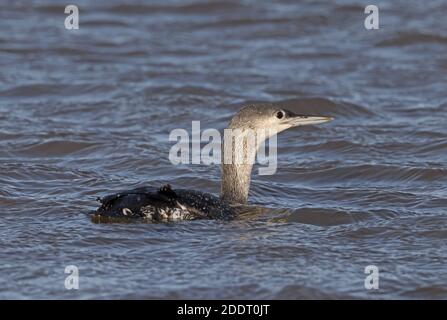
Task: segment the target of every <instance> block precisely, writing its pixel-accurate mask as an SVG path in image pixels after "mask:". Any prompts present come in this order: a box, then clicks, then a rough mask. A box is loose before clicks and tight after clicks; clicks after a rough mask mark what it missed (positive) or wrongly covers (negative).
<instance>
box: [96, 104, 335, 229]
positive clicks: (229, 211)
mask: <svg viewBox="0 0 447 320" xmlns="http://www.w3.org/2000/svg"><path fill="white" fill-rule="evenodd" d="M330 120H331V118H329V117H319V116H301V115H296V114H294V113H293V112H291V111H287V110H284V109H281V108H278V107H277V106H274V105H271V104H267V105H266V104H263V105H249V106H246V107H243V108H242V109H241V110H240V111H239V112H238V113H236V115H235V116H234V117H233V118H232V119H231V121H230V123H229V125H228V128H229V129H231V130H235V131H237V132H238V133H237V135H238V136H236V137H234V138H235V139H234V141H233V137H232V138H231V139H228V140H231V141H227V139H225V141H224V144H223V145H222V151H223V152H222V154H223V155H225V152H226V150H225V147H227V146H228V145H227V143H229V146H230V148H231V151H232V152H231V153H230V154H231V155H232V158H231V159H230V160H231V161H229V162H227V161H225V162H224V160H223V159H222V161H221V162H222V163H221V167H222V185H221V194H220V197H217V196H215V195H212V194H210V193H205V192H200V191H195V190H186V189H171V186H170V185H165V186H163V187H161V188H159V189H157V188H155V187H143V188H137V189H133V190H127V191H122V192H118V193H116V194H112V195H109V196H106V197H104V198H101V199H99V200H100V202H101V206H100V207H99V208H98V209H97V210H96V211H95V212H93V218H94V221H97V222H102V221H104V222H106V221H114V220H116V219H118V220H120V221H121V220H123V219H125V220H128V219H145V220H147V221H153V222H160V221H177V220H196V219H220V220H230V219H232V218H234V217H235V216H237V210H236V209H235V208H236V205H237V204H245V203H246V202H247V199H248V192H249V188H250V177H251V171H252V166H253V163H254V160H255V157H256V152H257V150H258V148H259V146H260V145H261V143H262V142H264V140H265V139H267V138H269V135H267V136H265V137H264V138H263V139H261V140H258V141H256V143H255V146H254V148H250V147H249V143H248V142H247V141H248V138H247V136H248V135H249V134H251V133H252V132H253V131H256V130H261V129H262V130H264V129H266V128H267V129H269V130H270V131H269V132H270V133H269V134H270V136H271V135H273V134H276V133H279V132H281V131H284V130H286V129H288V128H291V127H296V126H300V125H307V124H318V123H323V122H327V121H330ZM238 138H242V139H238ZM224 146H225V147H224ZM238 155H242V156H243V157H242V158H244V159H245V160H246V161H245V162H244V163H238V162H237V161H233V160H235V158H236V156H238ZM223 158H224V157H223Z"/></svg>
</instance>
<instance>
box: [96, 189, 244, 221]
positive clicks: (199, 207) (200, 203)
mask: <svg viewBox="0 0 447 320" xmlns="http://www.w3.org/2000/svg"><path fill="white" fill-rule="evenodd" d="M99 201H100V202H101V206H100V207H99V208H98V210H96V211H94V212H93V213H92V218H93V221H95V222H111V221H114V220H120V221H121V220H131V219H145V220H148V221H153V222H159V221H177V220H196V219H221V220H230V219H232V218H234V216H235V215H236V213H235V211H234V210H233V209H232V208H231V207H230V206H229V204H228V203H227V202H225V201H223V200H221V199H220V198H218V197H216V196H214V195H212V194H210V193H204V192H199V191H195V190H187V189H175V190H173V189H171V187H170V186H169V185H166V186H163V187H162V188H160V189H157V188H154V187H142V188H137V189H133V190H126V191H122V192H118V193H116V194H112V195H109V196H106V197H104V198H101V199H99Z"/></svg>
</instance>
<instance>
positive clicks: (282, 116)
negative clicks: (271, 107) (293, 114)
mask: <svg viewBox="0 0 447 320" xmlns="http://www.w3.org/2000/svg"><path fill="white" fill-rule="evenodd" d="M284 116H285V113H284V111H282V110H279V111H276V117H277V118H278V119H282V118H284Z"/></svg>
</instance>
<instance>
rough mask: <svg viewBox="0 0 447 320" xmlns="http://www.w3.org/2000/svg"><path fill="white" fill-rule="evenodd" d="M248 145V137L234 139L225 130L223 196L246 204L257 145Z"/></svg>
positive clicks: (227, 199) (222, 172)
mask: <svg viewBox="0 0 447 320" xmlns="http://www.w3.org/2000/svg"><path fill="white" fill-rule="evenodd" d="M239 138H240V137H239ZM247 145H248V143H247V139H246V138H244V137H242V139H237V138H234V139H233V137H229V136H228V135H227V132H225V138H224V143H223V144H222V157H221V158H222V160H221V175H222V177H221V179H222V185H221V198H222V199H223V200H225V201H228V202H230V203H242V204H244V203H246V202H247V199H248V191H249V189H250V179H251V170H252V168H253V163H254V161H255V158H256V151H257V147H254V148H253V147H247Z"/></svg>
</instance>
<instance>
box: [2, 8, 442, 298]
mask: <svg viewBox="0 0 447 320" xmlns="http://www.w3.org/2000/svg"><path fill="white" fill-rule="evenodd" d="M77 5H78V6H79V8H80V29H79V30H77V31H67V30H65V29H64V24H63V22H64V19H65V15H64V14H63V11H64V10H63V9H64V5H61V4H60V3H59V1H50V0H47V1H39V2H35V3H33V5H29V4H25V3H22V2H17V1H6V2H5V1H3V2H2V3H1V4H0V20H1V21H2V22H1V28H0V64H1V66H0V168H1V170H0V208H1V219H0V245H1V250H0V261H1V262H2V263H1V266H0V288H1V289H0V297H2V298H290V299H295V298H350V297H353V298H369V297H370V298H431V299H432V298H445V297H447V285H446V279H447V269H446V260H447V259H446V258H447V254H446V250H445V246H446V244H447V219H446V208H447V189H446V185H447V184H446V183H447V167H446V161H447V143H446V141H447V140H446V138H447V126H446V121H447V116H446V114H447V113H446V112H447V100H446V96H445V92H446V90H445V89H446V87H445V85H446V80H447V76H446V75H447V72H446V71H447V58H446V55H445V52H446V46H447V40H446V39H447V34H446V32H445V26H444V21H445V15H446V14H447V6H446V4H445V3H444V2H443V1H430V2H429V3H427V2H424V3H420V2H416V1H412V2H411V5H410V4H408V2H405V3H404V2H403V1H393V2H392V3H391V2H384V1H378V3H377V5H378V6H379V8H380V10H381V16H380V26H381V28H380V29H379V30H376V31H367V30H365V28H364V27H363V19H364V16H365V15H364V14H363V10H364V4H363V3H361V2H359V1H347V0H346V1H341V0H339V1H335V2H331V3H330V4H329V3H328V2H326V1H304V2H302V3H300V4H296V3H295V2H293V1H292V2H289V1H284V2H275V3H271V2H269V3H259V2H258V1H242V2H239V1H237V2H236V1H209V2H207V1H196V0H193V1H188V2H184V1H168V2H166V1H159V2H156V1H153V2H150V3H148V2H144V3H143V1H137V0H134V1H126V3H125V4H124V3H120V1H118V0H113V1H95V2H92V1H77ZM365 5H366V4H365ZM253 101H264V102H265V101H269V102H277V103H279V104H281V105H283V106H284V107H286V108H289V109H291V110H292V111H295V112H299V113H311V114H314V113H317V114H327V115H331V116H334V117H335V121H333V122H332V123H330V124H328V125H324V126H318V127H302V128H297V129H293V130H290V131H289V132H285V133H283V134H281V135H280V136H279V138H278V145H279V150H278V153H279V159H278V161H279V163H278V171H277V173H276V175H274V176H254V177H253V183H252V190H251V195H250V201H251V203H252V207H248V208H247V210H246V212H245V213H244V214H243V215H241V216H240V218H239V219H237V220H235V221H232V222H219V221H193V222H185V223H177V224H142V223H131V224H94V223H92V222H91V221H90V220H89V218H88V217H87V215H86V212H89V211H90V210H92V209H94V208H95V207H96V206H97V203H96V202H95V198H96V197H97V196H98V195H104V194H107V193H110V192H113V191H116V190H120V189H123V188H132V187H136V186H139V185H145V184H152V185H157V186H158V185H161V184H163V183H166V182H169V183H170V184H171V185H172V186H173V187H187V188H192V189H199V190H203V191H210V192H214V193H218V192H219V179H220V178H219V172H220V171H219V167H218V166H202V165H189V166H177V167H174V166H172V165H171V163H170V162H169V159H168V154H169V149H170V147H171V146H172V142H169V141H168V135H169V132H170V131H171V130H172V129H174V128H190V126H191V121H192V120H201V126H202V128H203V129H205V128H219V129H222V128H223V127H224V125H225V124H226V122H227V121H228V119H229V118H230V117H231V115H232V114H233V113H234V112H235V111H236V110H237V109H238V108H239V107H240V105H241V104H243V103H246V102H253ZM256 171H257V170H256ZM67 265H76V266H78V267H79V273H80V289H79V290H77V291H73V290H72V291H68V290H65V288H64V279H65V276H66V275H65V274H64V269H65V267H66V266H67ZM368 265H376V266H378V267H379V269H380V270H381V273H380V275H381V279H380V289H379V290H377V291H375V292H371V291H368V290H366V289H365V288H364V277H365V274H364V268H365V267H366V266H368Z"/></svg>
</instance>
